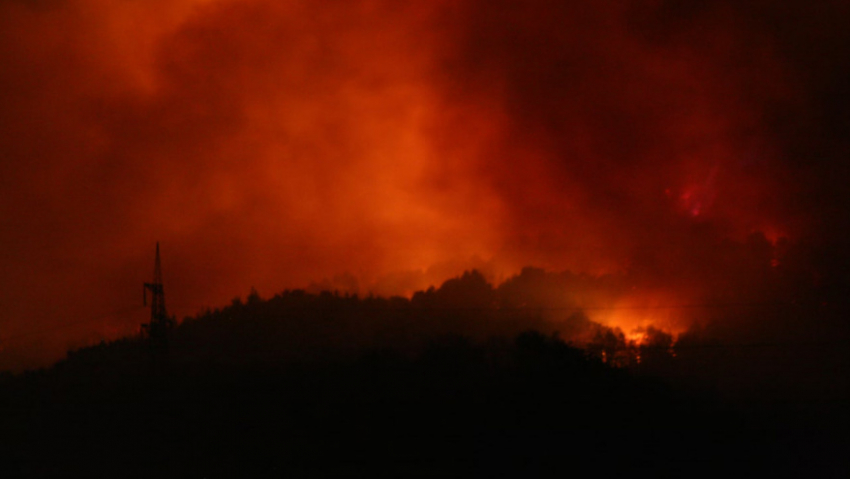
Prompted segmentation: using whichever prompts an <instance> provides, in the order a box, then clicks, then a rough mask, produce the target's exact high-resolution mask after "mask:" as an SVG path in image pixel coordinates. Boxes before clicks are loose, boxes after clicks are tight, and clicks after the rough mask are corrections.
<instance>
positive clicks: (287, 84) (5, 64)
mask: <svg viewBox="0 0 850 479" xmlns="http://www.w3.org/2000/svg"><path fill="white" fill-rule="evenodd" d="M848 13H850V12H848V9H847V7H846V6H844V5H843V4H842V3H841V2H837V1H836V2H820V3H818V5H817V6H811V5H809V3H808V2H783V3H782V5H781V6H777V5H775V4H774V2H747V3H746V6H742V5H740V2H725V1H706V2H680V1H648V0H647V1H631V2H628V1H612V2H563V1H545V0H541V1H532V2H508V1H483V0H482V1H476V0H467V1H461V2H453V1H452V2H449V1H446V2H432V1H427V2H426V1H422V2H406V3H399V2H392V1H379V0H372V1H367V0H362V1H328V2H321V3H317V2H307V1H296V0H292V1H283V2H280V1H238V2H237V1H217V2H207V1H201V0H183V1H180V2H160V1H155V2H142V3H139V2H102V1H97V0H74V1H65V2H54V1H23V0H5V1H3V2H2V3H0V45H2V48H0V65H2V68H0V124H2V128H0V153H2V155H3V159H2V162H0V185H2V188H0V211H2V217H3V221H4V227H3V228H2V230H0V247H2V249H0V250H1V251H3V257H2V260H0V261H2V263H0V264H2V266H3V270H4V272H5V275H6V281H5V285H4V288H3V292H2V293H0V303H2V304H3V305H4V306H5V310H4V315H3V317H4V319H2V321H0V338H5V339H6V340H5V341H4V342H3V344H2V347H3V348H5V349H4V351H2V353H0V354H3V355H5V357H4V358H2V359H0V363H2V364H3V365H7V366H9V365H11V366H20V365H22V364H25V365H30V364H35V363H37V362H40V361H45V360H48V359H52V358H54V357H56V356H57V355H59V354H61V352H62V351H64V349H65V348H67V347H68V346H78V345H80V344H84V343H85V342H90V341H92V340H97V339H98V338H100V337H112V336H114V335H118V334H125V333H128V332H131V331H133V330H134V329H135V328H136V327H137V325H138V323H139V322H140V321H142V320H144V312H143V311H139V310H135V311H131V312H129V313H128V312H126V311H130V308H132V307H133V306H135V305H137V304H138V303H139V300H140V298H138V297H137V296H138V293H139V289H140V288H141V285H140V283H141V282H142V281H145V280H148V279H149V278H148V277H149V275H150V272H151V268H152V264H151V263H152V251H153V244H154V242H155V241H157V240H159V241H161V242H162V250H163V255H164V259H163V266H164V270H165V280H166V295H167V296H166V300H167V305H169V307H170V308H171V311H172V312H174V313H176V314H177V315H184V314H190V313H193V312H194V311H196V310H197V309H199V308H200V307H202V306H205V305H217V304H222V303H225V302H227V301H228V300H229V299H230V298H232V297H233V296H235V295H238V294H240V293H241V294H244V293H245V292H246V291H247V290H248V288H250V287H251V286H254V287H256V288H257V289H258V290H259V291H260V292H263V293H274V292H276V291H279V290H282V289H284V288H292V287H303V286H306V285H308V284H310V283H311V282H316V283H315V284H317V285H323V284H324V285H331V286H333V287H335V288H340V287H342V288H348V289H357V290H358V291H359V292H361V293H368V292H370V291H372V292H376V293H379V294H411V293H413V292H414V291H416V290H419V289H423V288H426V287H427V286H429V285H431V284H437V285H438V284H440V283H441V282H442V281H443V280H445V279H446V278H449V277H451V276H454V275H457V274H459V273H460V272H462V271H463V270H465V269H469V268H472V267H475V268H478V269H480V270H482V271H485V273H486V274H487V275H488V278H489V279H490V280H491V281H495V282H499V281H500V280H504V279H507V278H509V277H510V275H512V274H515V273H517V272H518V271H520V269H521V268H522V267H523V266H526V265H535V266H540V267H544V268H547V269H549V270H553V271H562V270H566V269H570V270H572V271H575V272H577V273H584V274H589V275H600V274H604V273H611V274H618V275H625V276H626V277H628V278H630V279H629V281H631V282H632V283H634V288H635V289H634V291H635V292H634V293H632V295H631V296H628V295H620V294H619V293H618V295H616V298H614V295H612V298H609V299H610V300H611V301H625V302H626V303H628V304H629V305H646V304H659V305H660V304H662V303H666V304H686V303H703V302H713V303H716V302H718V301H722V300H724V298H725V299H728V297H729V295H728V294H726V295H725V296H724V293H723V292H724V291H727V290H731V289H733V288H738V289H736V291H740V288H741V287H744V286H746V288H745V289H752V288H750V285H756V286H753V288H756V289H758V288H763V287H764V286H763V285H764V281H762V280H763V279H764V278H762V277H761V276H759V275H760V274H761V273H758V274H755V273H753V274H749V273H751V272H753V271H761V269H760V268H762V266H763V265H764V262H765V261H766V262H767V264H768V265H769V264H770V263H771V262H773V263H774V264H779V263H780V262H782V261H785V259H783V258H780V257H781V256H782V255H783V254H785V253H783V252H784V251H785V249H789V248H790V249H791V250H793V251H794V253H793V254H792V255H791V257H792V259H793V258H796V259H794V261H796V263H794V264H795V266H794V268H795V269H794V271H797V272H800V273H799V276H795V278H798V279H799V282H800V283H801V284H804V285H805V287H803V286H801V287H800V288H804V289H805V288H809V289H811V288H815V287H820V288H832V289H830V291H831V292H830V294H832V295H833V296H839V295H840V292H841V291H844V289H842V288H844V279H845V278H846V274H845V273H846V267H845V266H843V265H847V264H848V261H847V258H848V257H850V256H848V255H847V254H846V253H845V252H843V245H844V243H845V238H846V233H847V232H848V222H847V219H846V215H845V214H843V212H844V210H845V209H846V206H847V204H848V197H847V193H846V188H845V186H844V185H845V184H846V179H847V178H848V176H850V175H848V172H847V166H846V164H847V163H846V161H844V158H846V155H847V154H848V152H850V148H848V142H847V137H848V135H847V134H848V131H847V130H848V122H847V121H846V111H847V107H848V102H850V99H848V96H847V94H846V91H845V85H846V84H847V80H848V72H850V68H848V65H850V62H848V61H847V58H850V55H848V54H847V53H848V52H847V49H848V48H850V47H848V46H847V45H850V41H847V40H848V39H847V38H846V37H847V36H848V33H847V32H846V31H845V30H846V29H845V28H844V25H845V24H846V21H847V18H848ZM783 238H785V239H783ZM789 244H790V245H797V246H795V247H794V248H791V247H790V246H788V245H789ZM799 245H802V246H799ZM747 248H749V249H747ZM759 248H762V250H761V251H763V253H764V254H763V256H762V257H761V261H762V262H761V263H758V265H757V266H753V267H752V268H750V267H746V268H744V267H741V266H740V261H737V259H740V258H741V257H744V258H745V259H746V258H751V257H752V256H749V253H748V254H746V255H744V254H743V253H741V251H744V250H746V251H750V250H758V249H759ZM783 248H784V249H783ZM736 255H737V256H736ZM792 262H793V261H792ZM783 264H784V263H783ZM776 267H778V266H774V268H776ZM742 268H743V269H742ZM745 270H746V272H747V274H743V272H744V271H745ZM767 271H768V272H769V271H770V269H768V270H767ZM765 274H767V273H765ZM323 278H336V280H333V279H330V280H324V279H323ZM730 278H732V279H730ZM783 284H784V283H783ZM812 284H815V286H812ZM741 285H743V286H741ZM786 289H788V288H786ZM809 289H805V290H806V291H809ZM792 291H793V292H794V294H797V292H798V291H802V290H801V289H799V288H798V289H792ZM806 294H808V293H806ZM773 295H774V293H770V294H768V293H763V294H762V293H760V296H758V298H760V300H764V299H765V298H767V299H768V300H771V301H772V300H774V299H775V298H774V297H773ZM624 298H625V299H624ZM737 299H738V300H741V298H737ZM783 299H784V298H783ZM743 300H744V301H745V302H746V301H750V302H752V301H754V300H753V298H749V297H746V298H743ZM116 311H122V312H121V313H116ZM614 320H616V318H615V319H612V321H614ZM677 321H678V320H677ZM735 321H740V319H735V318H730V319H729V320H728V321H726V322H725V323H726V324H733V323H735Z"/></svg>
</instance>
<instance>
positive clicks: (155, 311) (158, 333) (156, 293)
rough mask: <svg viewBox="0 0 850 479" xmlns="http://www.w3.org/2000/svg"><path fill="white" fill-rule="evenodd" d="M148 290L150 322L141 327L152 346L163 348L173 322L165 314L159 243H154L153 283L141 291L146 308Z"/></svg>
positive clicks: (146, 284)
mask: <svg viewBox="0 0 850 479" xmlns="http://www.w3.org/2000/svg"><path fill="white" fill-rule="evenodd" d="M148 290H150V292H151V321H150V323H148V324H143V325H142V334H145V335H146V336H147V337H148V338H149V339H150V340H151V344H152V345H154V346H165V345H166V344H167V343H166V338H167V336H168V330H169V329H171V327H172V326H173V325H174V320H173V319H171V318H169V317H168V315H167V314H166V312H165V291H164V290H163V288H162V266H161V265H160V261H159V242H157V243H156V262H155V264H154V269H153V282H152V283H145V285H144V288H143V289H142V302H143V303H144V305H145V306H147V299H148V295H147V293H148Z"/></svg>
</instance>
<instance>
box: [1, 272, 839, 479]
mask: <svg viewBox="0 0 850 479" xmlns="http://www.w3.org/2000/svg"><path fill="white" fill-rule="evenodd" d="M618 281H621V280H618V279H617V278H615V277H600V278H591V277H583V278H582V277H579V276H576V275H572V274H568V273H564V274H552V273H546V272H544V271H543V270H538V269H533V268H526V269H525V270H523V272H522V273H520V274H519V275H517V276H515V277H513V278H510V279H509V280H508V281H506V282H504V283H503V284H501V285H499V286H498V287H493V286H492V285H491V284H489V283H488V282H487V280H486V279H485V278H484V276H483V275H481V274H480V273H478V272H477V271H470V272H466V273H464V274H463V275H462V276H460V277H457V278H454V279H450V280H448V281H446V282H445V283H444V284H443V285H442V286H441V287H439V288H430V289H428V290H427V291H421V292H417V293H415V294H413V295H412V297H411V298H409V299H408V298H402V297H393V298H381V297H373V296H367V297H359V296H357V295H351V294H339V293H335V292H328V291H325V292H321V293H318V294H311V293H307V292H305V291H302V290H291V291H284V292H282V293H280V294H277V295H275V296H273V297H271V298H268V299H263V298H261V297H260V296H259V294H257V292H256V291H253V290H252V292H251V294H249V295H248V296H247V297H246V298H245V299H244V300H243V299H241V298H236V299H234V300H233V301H232V303H231V304H230V305H228V306H226V307H223V308H220V309H214V310H207V311H203V312H200V313H198V314H197V315H195V316H194V317H191V318H185V319H184V320H183V321H180V322H179V324H177V325H176V326H175V327H174V328H173V329H172V330H171V331H170V332H169V335H168V338H167V340H168V343H167V350H164V349H162V348H159V347H157V348H152V347H151V345H150V344H149V343H148V341H147V340H146V339H145V338H144V337H133V338H124V339H120V340H117V341H113V342H108V343H107V342H103V343H101V344H99V345H95V346H92V347H88V348H83V349H79V350H76V351H72V352H70V353H69V354H68V356H67V358H66V359H65V360H63V361H61V362H60V363H58V364H56V365H55V366H54V367H52V368H50V369H46V370H40V371H31V372H28V373H25V374H21V375H17V376H12V375H6V376H4V377H3V380H2V382H0V392H2V395H0V398H2V407H1V408H0V411H1V412H0V415H2V416H0V420H2V423H3V425H4V426H3V432H2V434H0V441H2V442H1V443H0V448H2V450H3V451H4V455H5V457H6V458H7V459H6V461H5V462H4V465H3V466H2V467H3V469H4V471H5V473H4V474H3V475H4V477H55V476H67V475H84V476H121V477H150V476H153V475H155V476H157V477H233V476H236V475H246V474H247V475H248V476H251V477H265V476H275V477H277V476H278V475H280V476H287V475H304V476H309V477H314V476H316V475H352V474H354V475H367V474H379V473H380V474H393V475H404V476H409V475H429V476H430V475H455V476H461V475H463V476H467V475H482V476H484V475H486V476H492V475H494V474H505V473H511V474H516V475H520V474H522V475H536V474H543V473H545V472H548V471H551V470H555V471H561V472H562V473H580V474H590V473H593V474H596V475H602V476H611V475H616V474H621V473H626V472H630V473H634V472H641V471H643V472H646V473H650V474H655V475H670V476H683V475H684V476H709V475H712V476H714V475H716V474H721V473H726V472H729V471H733V470H734V471H742V470H749V471H752V472H759V473H765V472H767V473H771V472H772V473H782V474H786V473H788V472H793V471H797V472H801V471H807V472H812V471H816V472H818V473H819V474H817V475H818V476H819V477H829V476H835V477H839V476H842V475H843V474H844V473H845V472H846V471H847V459H846V455H845V454H844V452H846V450H847V447H848V445H850V441H848V437H847V433H846V431H847V428H846V426H847V425H848V424H850V420H848V417H850V416H848V414H847V407H846V405H843V404H842V403H838V402H829V401H828V399H829V398H827V397H825V396H819V399H822V400H823V401H822V402H821V403H818V404H814V403H806V402H793V401H792V402H783V400H780V401H770V400H768V401H766V400H765V398H774V399H775V398H785V397H787V395H785V396H783V394H784V393H782V392H781V391H779V389H781V386H779V385H777V384H775V383H773V382H771V381H762V382H758V381H752V382H751V384H750V388H751V389H753V391H751V394H750V395H745V396H743V397H736V396H735V395H734V394H731V395H730V394H728V391H727V390H726V389H725V388H726V386H725V385H724V384H723V381H724V380H726V379H727V376H729V375H730V371H732V370H738V371H740V370H746V369H747V368H748V367H750V368H756V366H754V364H755V365H758V364H760V362H764V361H765V355H766V354H767V356H768V357H770V356H771V355H772V356H777V352H776V351H775V348H768V349H769V351H767V352H765V351H764V348H759V347H757V346H758V345H748V346H749V347H745V346H741V345H739V347H737V348H732V347H729V346H730V345H728V344H726V345H724V344H723V343H722V342H721V341H720V340H718V339H716V338H714V339H712V338H711V337H710V336H709V335H707V333H706V332H705V331H702V332H700V331H699V330H696V329H693V330H691V331H688V332H686V333H684V334H682V335H680V336H679V338H674V337H673V336H672V335H671V334H669V333H667V332H665V331H663V330H660V329H656V328H653V327H649V328H646V329H645V331H644V338H645V339H644V340H643V341H642V342H641V343H635V342H630V341H629V340H627V339H626V337H625V336H624V334H623V332H622V331H620V330H618V329H616V328H610V327H606V326H603V325H601V324H598V323H595V322H593V321H591V320H590V319H588V317H587V316H586V315H584V314H583V313H582V312H581V311H580V310H576V309H574V308H571V307H569V306H568V305H567V303H566V302H565V303H563V304H561V305H560V306H556V305H553V303H552V301H551V300H552V298H553V297H557V295H553V294H549V293H552V292H556V291H558V288H559V287H562V286H564V284H567V283H570V282H572V283H573V286H574V287H575V288H579V286H580V285H582V284H583V285H584V286H583V287H584V288H585V289H588V290H589V289H592V288H593V287H598V288H603V287H604V288H605V289H607V290H611V289H616V288H617V287H618V286H617V284H618ZM621 286H622V285H621ZM547 291H548V292H549V293H547ZM565 301H566V300H565ZM781 351H785V352H787V351H786V350H781ZM799 357H802V356H800V355H798V358H799ZM836 357H838V356H836ZM840 357H843V356H840ZM796 362H797V363H798V364H802V362H804V361H803V360H796ZM821 366H823V365H821ZM801 367H802V366H801ZM829 367H830V368H835V370H836V374H837V375H841V374H843V371H846V364H842V363H841V361H833V363H832V364H830V365H829ZM803 369H805V368H803ZM754 371H756V373H754V374H753V375H752V376H747V375H746V374H743V373H741V374H743V375H739V379H741V380H752V378H753V377H755V376H756V375H757V374H761V373H762V372H763V371H765V369H764V368H761V369H759V368H756V369H754ZM830 377H832V376H830ZM794 384H798V385H799V383H794ZM833 386H834V387H835V388H837V390H838V392H839V393H842V394H843V392H842V390H841V385H840V384H838V383H835V384H833ZM801 387H802V386H801ZM733 390H734V391H736V392H740V391H739V390H738V389H734V388H733Z"/></svg>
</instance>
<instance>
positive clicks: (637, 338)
mask: <svg viewBox="0 0 850 479" xmlns="http://www.w3.org/2000/svg"><path fill="white" fill-rule="evenodd" d="M626 340H627V341H628V342H629V343H634V344H635V345H641V344H643V343H645V342H646V333H645V332H644V331H643V329H642V328H641V329H634V330H632V332H630V333H629V334H627V335H626Z"/></svg>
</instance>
